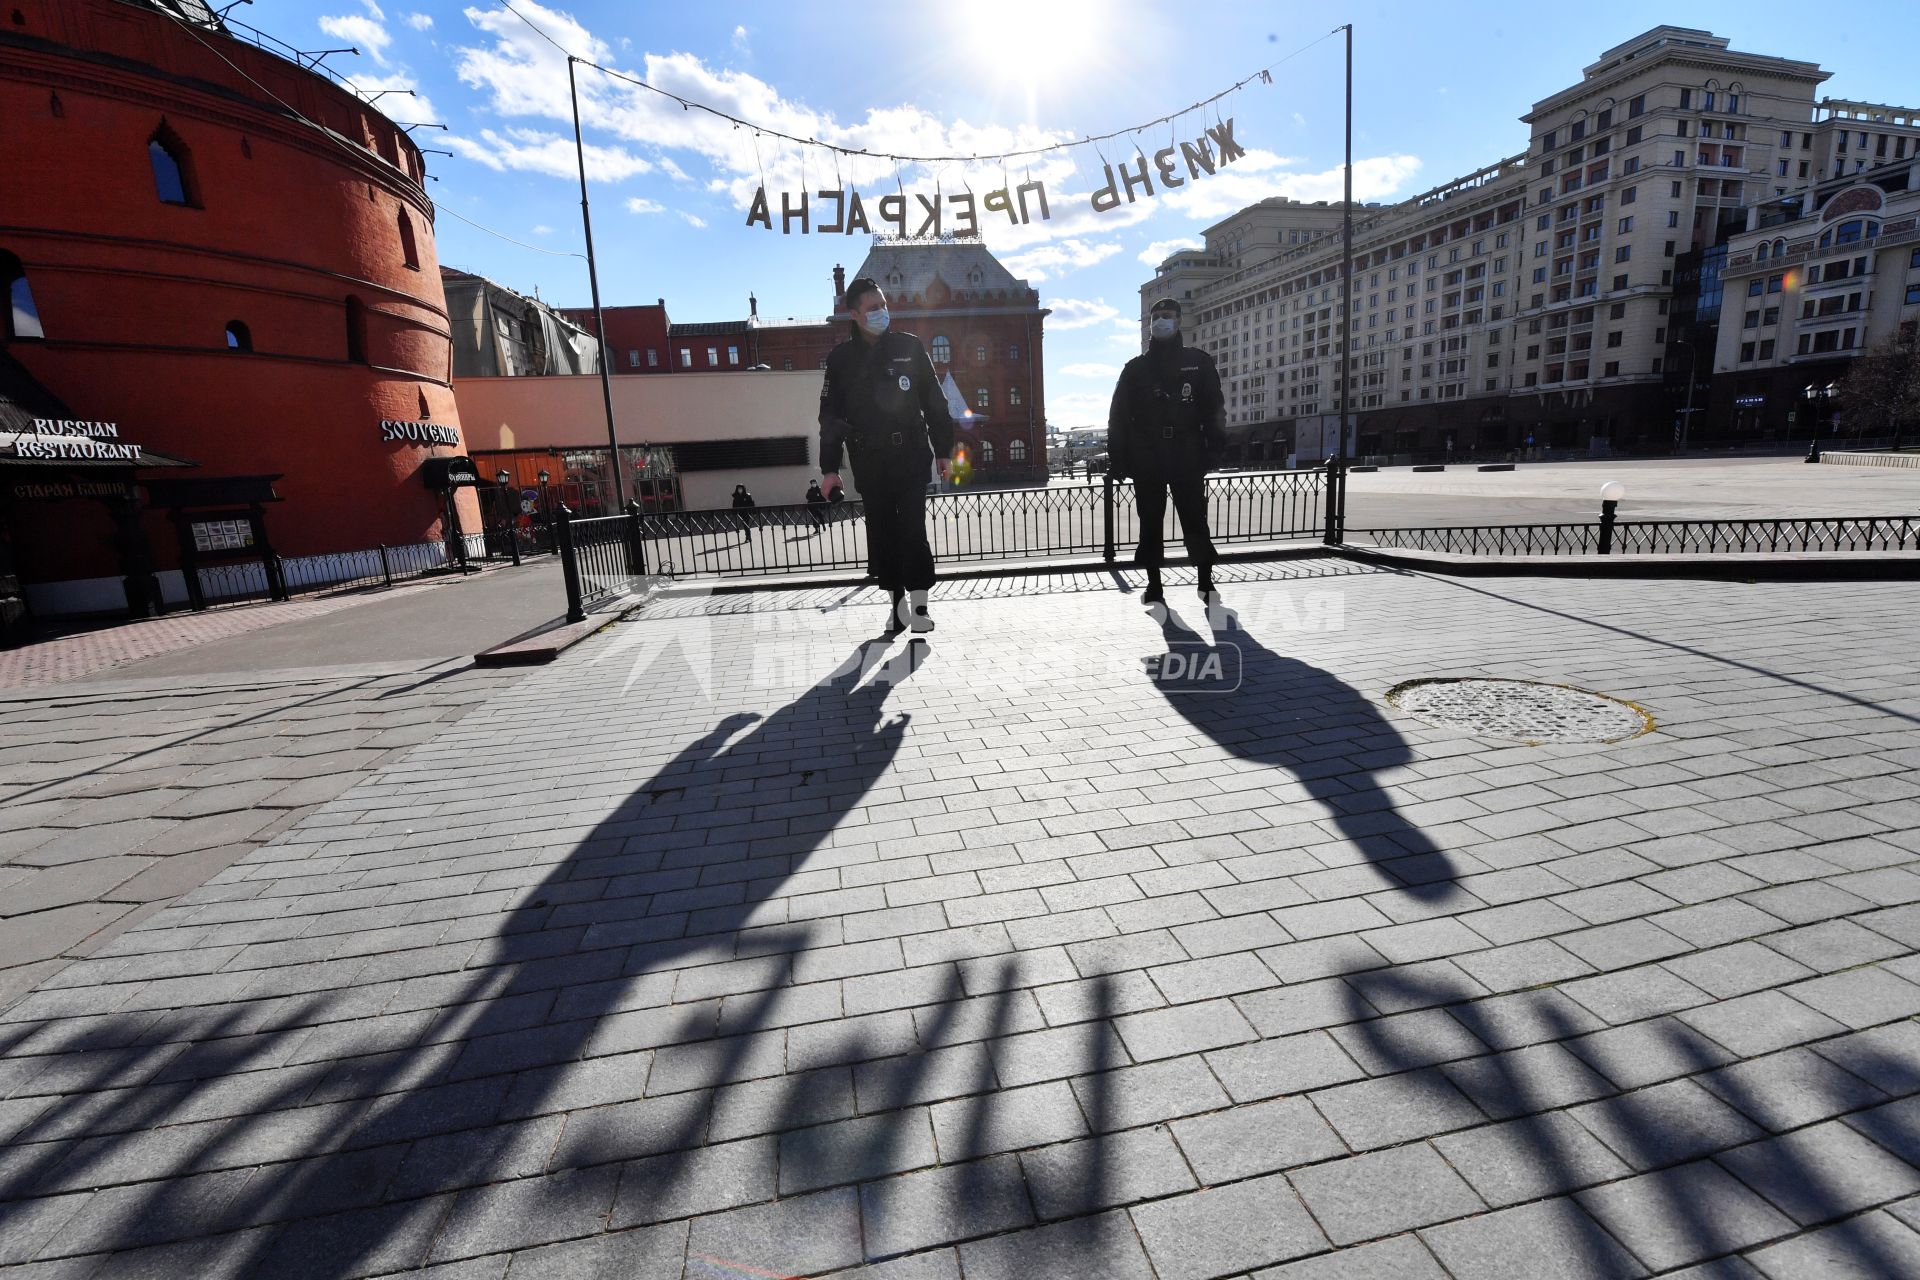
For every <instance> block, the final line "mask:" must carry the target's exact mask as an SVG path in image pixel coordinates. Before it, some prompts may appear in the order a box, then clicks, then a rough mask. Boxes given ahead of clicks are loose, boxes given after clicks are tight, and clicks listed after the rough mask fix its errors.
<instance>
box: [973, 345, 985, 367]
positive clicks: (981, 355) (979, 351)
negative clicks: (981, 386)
mask: <svg viewBox="0 0 1920 1280" xmlns="http://www.w3.org/2000/svg"><path fill="white" fill-rule="evenodd" d="M973 362H974V364H976V365H984V364H985V363H986V362H987V344H986V343H984V342H983V343H981V344H980V345H979V346H977V347H975V348H974V349H973Z"/></svg>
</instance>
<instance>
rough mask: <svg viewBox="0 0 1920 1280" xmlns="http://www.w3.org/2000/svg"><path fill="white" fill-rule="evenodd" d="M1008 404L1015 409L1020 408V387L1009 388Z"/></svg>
mask: <svg viewBox="0 0 1920 1280" xmlns="http://www.w3.org/2000/svg"><path fill="white" fill-rule="evenodd" d="M1007 404H1008V405H1009V406H1011V407H1012V408H1015V409H1018V408H1019V407H1020V388H1018V387H1008V388H1007Z"/></svg>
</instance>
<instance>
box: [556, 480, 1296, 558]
mask: <svg viewBox="0 0 1920 1280" xmlns="http://www.w3.org/2000/svg"><path fill="white" fill-rule="evenodd" d="M1326 495H1327V473H1326V472H1325V471H1324V470H1321V469H1315V470H1310V471H1251V472H1238V473H1233V474H1226V475H1215V476H1209V477H1208V478H1207V516H1208V523H1209V526H1210V529H1211V532H1212V535H1213V540H1214V541H1215V542H1222V543H1233V542H1256V541H1278V540H1282V539H1287V538H1309V537H1311V538H1317V537H1320V536H1322V534H1323V533H1324V532H1325V530H1326V527H1327V516H1326ZM1168 506H1169V510H1168V513H1167V524H1168V533H1167V537H1168V540H1169V543H1170V544H1177V542H1178V540H1179V538H1180V535H1181V530H1180V521H1179V517H1178V516H1177V514H1175V513H1174V512H1173V511H1172V509H1171V507H1172V504H1171V503H1169V504H1168ZM865 516H866V509H865V506H864V504H862V503H860V502H846V503H836V504H832V505H829V506H825V507H818V508H809V507H806V506H782V507H751V508H745V509H741V510H734V509H722V510H711V511H675V512H664V513H652V514H639V515H637V517H636V524H637V528H638V535H639V537H640V539H641V541H642V543H643V546H644V549H645V559H646V561H647V562H648V563H649V564H650V566H651V569H652V572H654V573H656V574H660V575H663V576H667V577H674V578H685V577H700V576H723V577H735V576H754V575H765V574H780V573H804V572H815V571H827V570H847V569H864V568H865V567H866V564H867V522H866V519H865ZM588 523H592V522H589V521H581V520H575V521H573V522H572V527H573V528H574V529H576V530H577V529H579V528H580V527H581V526H582V525H585V524H588ZM1139 533H1140V526H1139V516H1138V511H1137V507H1136V504H1135V499H1134V493H1133V484H1132V482H1131V481H1127V480H1106V479H1102V480H1099V481H1089V482H1086V483H1081V484H1054V485H1047V486H1045V487H1041V488H1032V489H977V490H961V491H958V492H954V493H941V494H935V495H933V496H931V497H929V498H928V499H927V537H928V541H929V542H930V543H931V544H932V546H933V554H934V557H935V558H936V559H938V560H940V561H943V562H954V561H962V562H981V561H994V560H1026V559H1036V558H1054V557H1073V556H1096V555H1097V556H1103V557H1105V558H1107V559H1109V560H1111V559H1115V558H1118V557H1119V556H1120V555H1122V554H1123V553H1124V552H1125V551H1126V550H1127V549H1128V548H1131V547H1132V546H1133V544H1134V543H1135V542H1136V541H1137V540H1138V538H1139ZM585 571H586V570H585V566H584V562H583V572H585Z"/></svg>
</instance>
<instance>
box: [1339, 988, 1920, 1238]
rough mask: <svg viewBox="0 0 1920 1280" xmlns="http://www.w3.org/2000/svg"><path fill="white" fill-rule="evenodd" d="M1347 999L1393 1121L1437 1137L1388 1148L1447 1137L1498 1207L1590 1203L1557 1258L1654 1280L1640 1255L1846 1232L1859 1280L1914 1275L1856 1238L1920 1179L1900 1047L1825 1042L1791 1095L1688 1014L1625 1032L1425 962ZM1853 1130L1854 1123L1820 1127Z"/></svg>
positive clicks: (1907, 1057) (1912, 1072) (1913, 1071)
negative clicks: (1389, 1095)
mask: <svg viewBox="0 0 1920 1280" xmlns="http://www.w3.org/2000/svg"><path fill="white" fill-rule="evenodd" d="M1345 985H1346V991H1347V1013H1348V1016H1349V1018H1350V1019H1352V1022H1351V1024H1350V1025H1349V1027H1348V1028H1346V1030H1347V1032H1348V1033H1349V1035H1348V1037H1347V1043H1348V1047H1349V1049H1350V1051H1352V1053H1353V1056H1354V1057H1355V1058H1356V1059H1357V1060H1359V1062H1360V1064H1361V1065H1362V1066H1363V1067H1364V1068H1365V1069H1366V1070H1367V1072H1368V1074H1369V1075H1370V1076H1371V1077H1373V1078H1374V1079H1375V1080H1378V1081H1381V1082H1383V1083H1384V1082H1387V1081H1397V1082H1398V1084H1397V1087H1396V1092H1397V1093H1398V1095H1399V1097H1398V1099H1397V1100H1396V1102H1394V1103H1393V1104H1383V1105H1384V1106H1385V1107H1386V1110H1387V1111H1392V1110H1395V1109H1397V1110H1398V1111H1399V1112H1400V1114H1402V1115H1403V1116H1407V1115H1417V1116H1419V1117H1420V1119H1421V1120H1424V1121H1426V1123H1425V1124H1424V1125H1422V1126H1421V1127H1419V1128H1418V1129H1417V1130H1414V1129H1409V1130H1406V1131H1404V1132H1392V1133H1382V1134H1381V1135H1380V1140H1381V1142H1387V1141H1388V1140H1391V1141H1392V1142H1393V1143H1396V1144H1397V1143H1404V1142H1407V1141H1409V1140H1414V1139H1420V1138H1428V1139H1430V1140H1431V1141H1432V1142H1433V1144H1434V1146H1435V1147H1436V1148H1437V1149H1438V1150H1439V1151H1440V1153H1441V1155H1442V1156H1444V1157H1445V1158H1446V1159H1447V1160H1448V1161H1449V1163H1450V1164H1452V1165H1453V1166H1455V1167H1456V1168H1457V1169H1458V1170H1459V1171H1461V1172H1463V1173H1465V1174H1466V1175H1467V1177H1468V1178H1469V1179H1470V1180H1471V1181H1472V1183H1473V1185H1474V1189H1475V1190H1476V1191H1477V1192H1479V1193H1480V1194H1481V1195H1482V1196H1483V1197H1484V1198H1485V1199H1486V1200H1487V1201H1488V1203H1489V1204H1490V1205H1491V1206H1492V1207H1493V1208H1494V1209H1496V1210H1499V1209H1505V1208H1509V1207H1512V1206H1516V1205H1522V1204H1528V1203H1535V1202H1538V1201H1540V1200H1541V1199H1542V1198H1558V1197H1570V1198H1571V1199H1572V1201H1573V1203H1574V1204H1576V1205H1578V1209H1577V1210H1573V1211H1570V1212H1566V1213H1564V1214H1563V1215H1561V1216H1559V1217H1556V1218H1552V1219H1548V1220H1543V1222H1542V1227H1543V1229H1544V1228H1546V1226H1547V1223H1548V1222H1550V1223H1551V1229H1550V1230H1548V1231H1547V1232H1546V1234H1547V1235H1549V1236H1552V1237H1554V1238H1553V1239H1545V1238H1543V1239H1542V1240H1541V1245H1542V1248H1543V1249H1545V1250H1547V1251H1548V1253H1549V1254H1550V1253H1551V1252H1554V1251H1565V1252H1567V1253H1568V1254H1570V1255H1571V1256H1577V1257H1581V1258H1583V1259H1585V1264H1584V1265H1586V1266H1587V1267H1589V1268H1591V1269H1592V1270H1593V1273H1594V1274H1608V1275H1629V1274H1643V1273H1642V1272H1640V1271H1638V1270H1637V1268H1636V1265H1635V1262H1634V1258H1635V1257H1637V1259H1638V1261H1639V1263H1641V1264H1644V1265H1645V1266H1646V1267H1647V1268H1650V1269H1651V1270H1652V1271H1655V1272H1660V1273H1665V1272H1667V1271H1668V1270H1669V1269H1672V1268H1677V1267H1685V1266H1690V1265H1692V1264H1695V1263H1704V1262H1707V1261H1709V1260H1711V1259H1714V1258H1718V1257H1721V1256H1724V1255H1726V1254H1730V1253H1734V1252H1736V1251H1738V1250H1742V1249H1747V1248H1751V1247H1753V1246H1756V1245H1760V1244H1763V1243H1767V1242H1771V1241H1777V1240H1780V1239H1784V1238H1788V1237H1791V1236H1794V1235H1796V1234H1799V1233H1801V1232H1805V1231H1813V1230H1816V1229H1821V1228H1827V1229H1829V1230H1837V1231H1839V1232H1840V1233H1841V1234H1842V1237H1843V1238H1842V1239H1841V1240H1839V1241H1836V1243H1835V1247H1836V1248H1839V1249H1842V1250H1844V1251H1845V1253H1846V1254H1847V1256H1848V1258H1849V1260H1850V1265H1849V1266H1847V1267H1844V1268H1843V1270H1844V1273H1845V1274H1847V1275H1874V1276H1882V1275H1885V1276H1892V1275H1898V1274H1901V1273H1902V1272H1903V1270H1904V1269H1905V1268H1906V1267H1907V1266H1909V1265H1910V1264H1911V1261H1912V1254H1911V1253H1910V1252H1906V1251H1902V1250H1901V1249H1900V1248H1899V1246H1898V1245H1897V1244H1895V1243H1893V1242H1892V1241H1891V1240H1890V1238H1889V1236H1888V1235H1887V1234H1886V1233H1881V1232H1875V1231H1872V1230H1858V1229H1855V1228H1856V1227H1857V1226H1859V1225H1861V1224H1858V1223H1857V1222H1856V1223H1853V1224H1851V1225H1850V1224H1849V1222H1848V1220H1849V1219H1854V1218H1855V1217H1856V1215H1860V1214H1862V1213H1864V1212H1866V1211H1869V1210H1871V1209H1873V1208H1874V1207H1875V1206H1877V1205H1879V1204H1881V1203H1885V1202H1891V1201H1893V1200H1896V1199H1898V1198H1900V1197H1902V1196H1905V1195H1908V1194H1910V1193H1911V1191H1912V1189H1913V1186H1914V1184H1915V1181H1916V1178H1915V1174H1914V1171H1913V1169H1912V1168H1909V1167H1905V1166H1910V1165H1912V1164H1914V1163H1915V1162H1916V1161H1920V1099H1915V1098H1913V1097H1911V1096H1909V1095H1911V1094H1913V1093H1914V1092H1915V1091H1916V1090H1920V1061H1916V1059H1915V1058H1914V1057H1913V1056H1912V1054H1911V1053H1910V1052H1909V1053H1903V1052H1901V1051H1900V1046H1898V1045H1893V1046H1888V1045H1885V1044H1878V1043H1875V1042H1873V1040H1872V1038H1871V1033H1850V1034H1844V1035H1836V1036H1833V1037H1831V1038H1830V1040H1829V1041H1828V1042H1825V1043H1824V1044H1823V1046H1822V1047H1824V1048H1826V1049H1827V1050H1828V1054H1827V1055H1826V1056H1824V1057H1821V1056H1816V1055H1815V1054H1814V1052H1813V1050H1812V1049H1810V1048H1806V1047H1796V1048H1794V1049H1790V1050H1788V1051H1787V1052H1788V1053H1790V1054H1794V1055H1804V1057H1805V1058H1806V1059H1807V1060H1809V1061H1808V1062H1807V1063H1804V1064H1799V1068H1798V1070H1797V1071H1796V1072H1795V1074H1796V1075H1798V1076H1799V1077H1800V1081H1799V1082H1797V1084H1796V1087H1794V1088H1790V1089H1783V1088H1781V1087H1780V1085H1779V1084H1778V1082H1777V1080H1778V1078H1777V1077H1775V1078H1774V1079H1772V1080H1769V1079H1768V1078H1767V1077H1766V1076H1765V1075H1763V1074H1756V1073H1754V1072H1752V1071H1751V1070H1749V1069H1747V1068H1745V1067H1743V1065H1742V1061H1741V1059H1740V1058H1739V1057H1738V1056H1737V1055H1735V1054H1734V1053H1732V1052H1730V1051H1728V1050H1727V1049H1726V1048H1724V1047H1722V1046H1721V1045H1719V1044H1718V1043H1716V1042H1715V1041H1714V1040H1712V1039H1711V1038H1709V1037H1708V1036H1706V1035H1704V1034H1702V1033H1701V1032H1699V1031H1698V1030H1696V1029H1694V1028H1693V1027H1692V1026H1690V1025H1688V1024H1687V1023H1685V1022H1683V1021H1681V1020H1680V1019H1678V1018H1675V1017H1671V1016H1665V1017H1658V1018H1653V1019H1649V1020H1647V1021H1644V1022H1641V1023H1629V1024H1624V1025H1622V1026H1617V1027H1609V1026H1608V1025H1607V1024H1606V1023H1604V1022H1602V1021H1601V1020H1600V1019H1599V1018H1596V1017H1594V1016H1593V1015H1592V1014H1590V1013H1588V1012H1586V1011H1585V1010H1584V1009H1583V1008H1581V1006H1580V1005H1579V1004H1578V1003H1576V1002H1575V1001H1574V1000H1572V999H1571V998H1569V997H1568V996H1566V995H1565V994H1564V993H1562V992H1560V991H1559V990H1557V989H1556V988H1553V987H1533V988H1526V989H1523V990H1520V991H1517V992H1511V993H1507V994H1505V995H1502V996H1496V997H1492V998H1488V997H1486V995H1485V993H1484V992H1483V991H1482V990H1480V989H1479V988H1478V987H1476V986H1473V985H1472V984H1470V983H1469V982H1468V981H1467V980H1465V979H1464V978H1462V977H1451V978H1450V977H1446V976H1443V975H1440V974H1437V973H1435V972H1433V971H1432V970H1430V969H1428V968H1426V967H1424V966H1402V967H1396V968H1388V969H1381V970H1374V971H1371V972H1367V973H1360V974H1349V975H1347V977H1346V979H1345ZM1376 1006H1377V1008H1378V1009H1383V1010H1391V1011H1393V1012H1394V1013H1408V1014H1409V1015H1410V1016H1416V1017H1422V1018H1427V1019H1432V1018H1435V1017H1440V1018H1447V1019H1451V1021H1452V1022H1453V1023H1455V1024H1457V1028H1458V1029H1464V1031H1465V1032H1466V1033H1467V1038H1465V1039H1462V1038H1460V1036H1459V1035H1458V1031H1457V1030H1455V1031H1454V1032H1453V1033H1452V1034H1447V1035H1441V1034H1440V1033H1439V1031H1438V1029H1437V1027H1436V1026H1435V1024H1433V1023H1432V1022H1431V1021H1429V1022H1428V1023H1427V1024H1426V1026H1425V1029H1424V1034H1409V1028H1408V1027H1407V1026H1406V1025H1404V1024H1401V1025H1396V1023H1395V1021H1394V1020H1392V1019H1386V1020H1383V1019H1381V1018H1380V1017H1379V1016H1378V1014H1377V1013H1376ZM1414 1011H1424V1012H1420V1013H1415V1012H1414ZM1898 1026H1899V1024H1895V1026H1894V1027H1893V1028H1889V1030H1896V1031H1897V1030H1898ZM1476 1042H1477V1043H1476ZM1441 1046H1444V1047H1441ZM1479 1046H1484V1048H1482V1047H1479ZM1436 1047H1439V1051H1438V1052H1436ZM1762 1056H1763V1057H1767V1056H1772V1055H1762ZM1810 1068H1811V1069H1810ZM1802 1083H1803V1084H1804V1087H1801V1084H1802ZM1462 1095H1464V1100H1463V1098H1462ZM1416 1099H1417V1101H1416ZM1476 1109H1477V1111H1479V1112H1483V1113H1484V1114H1485V1116H1486V1118H1487V1119H1486V1120H1484V1121H1476V1120H1474V1119H1472V1118H1471V1117H1472V1116H1473V1114H1474V1112H1475V1111H1476ZM1433 1117H1450V1119H1447V1120H1442V1121H1440V1123H1438V1124H1435V1123H1434V1122H1433V1119H1432V1118H1433ZM1840 1117H1844V1118H1845V1119H1846V1120H1847V1121H1849V1122H1850V1125H1849V1127H1847V1128H1844V1129H1843V1128H1839V1127H1837V1126H1836V1128H1835V1129H1834V1130H1833V1131H1831V1132H1828V1133H1826V1134H1817V1133H1809V1132H1807V1131H1806V1127H1809V1126H1814V1125H1815V1124H1816V1122H1821V1121H1827V1120H1832V1119H1836V1118H1840ZM1751 1196H1758V1197H1759V1198H1760V1202H1759V1203H1756V1202H1755V1201H1754V1200H1753V1199H1751ZM1562 1203H1564V1201H1562ZM1836 1223H1838V1224H1840V1225H1839V1226H1838V1227H1837V1228H1836V1227H1834V1226H1833V1224H1836ZM1395 1229H1396V1230H1397V1229H1399V1228H1395ZM1629 1254H1631V1255H1632V1256H1631V1257H1630V1256H1629ZM1542 1268H1543V1271H1544V1270H1546V1269H1549V1268H1548V1265H1547V1263H1546V1262H1544V1261H1543V1263H1542ZM1689 1274H1691V1273H1689ZM1715 1274H1718V1272H1716V1273H1715ZM1728 1274H1732V1273H1731V1272H1729V1273H1728ZM1741 1274H1747V1273H1746V1272H1744V1271H1743V1272H1741ZM1754 1274H1757V1272H1756V1273H1754ZM1768 1274H1770V1275H1771V1274H1775V1273H1774V1272H1773V1271H1771V1270H1769V1272H1768Z"/></svg>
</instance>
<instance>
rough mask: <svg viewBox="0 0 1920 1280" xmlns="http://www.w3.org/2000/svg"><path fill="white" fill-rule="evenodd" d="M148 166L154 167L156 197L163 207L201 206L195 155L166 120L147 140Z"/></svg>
mask: <svg viewBox="0 0 1920 1280" xmlns="http://www.w3.org/2000/svg"><path fill="white" fill-rule="evenodd" d="M147 163H148V164H149V165H151V166H152V168H153V189H154V194H156V195H158V196H159V197H160V202H161V203H162V204H178V205H185V206H187V207H188V208H198V207H199V204H200V198H199V192H198V191H197V190H195V187H194V181H193V154H192V153H191V152H190V151H188V150H187V144H186V143H185V142H182V141H181V140H180V135H179V134H177V133H175V132H174V131H173V130H172V129H171V128H169V127H168V126H167V123H166V121H164V120H163V121H161V122H160V127H159V128H158V129H155V130H154V131H153V136H152V137H151V138H149V139H147Z"/></svg>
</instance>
